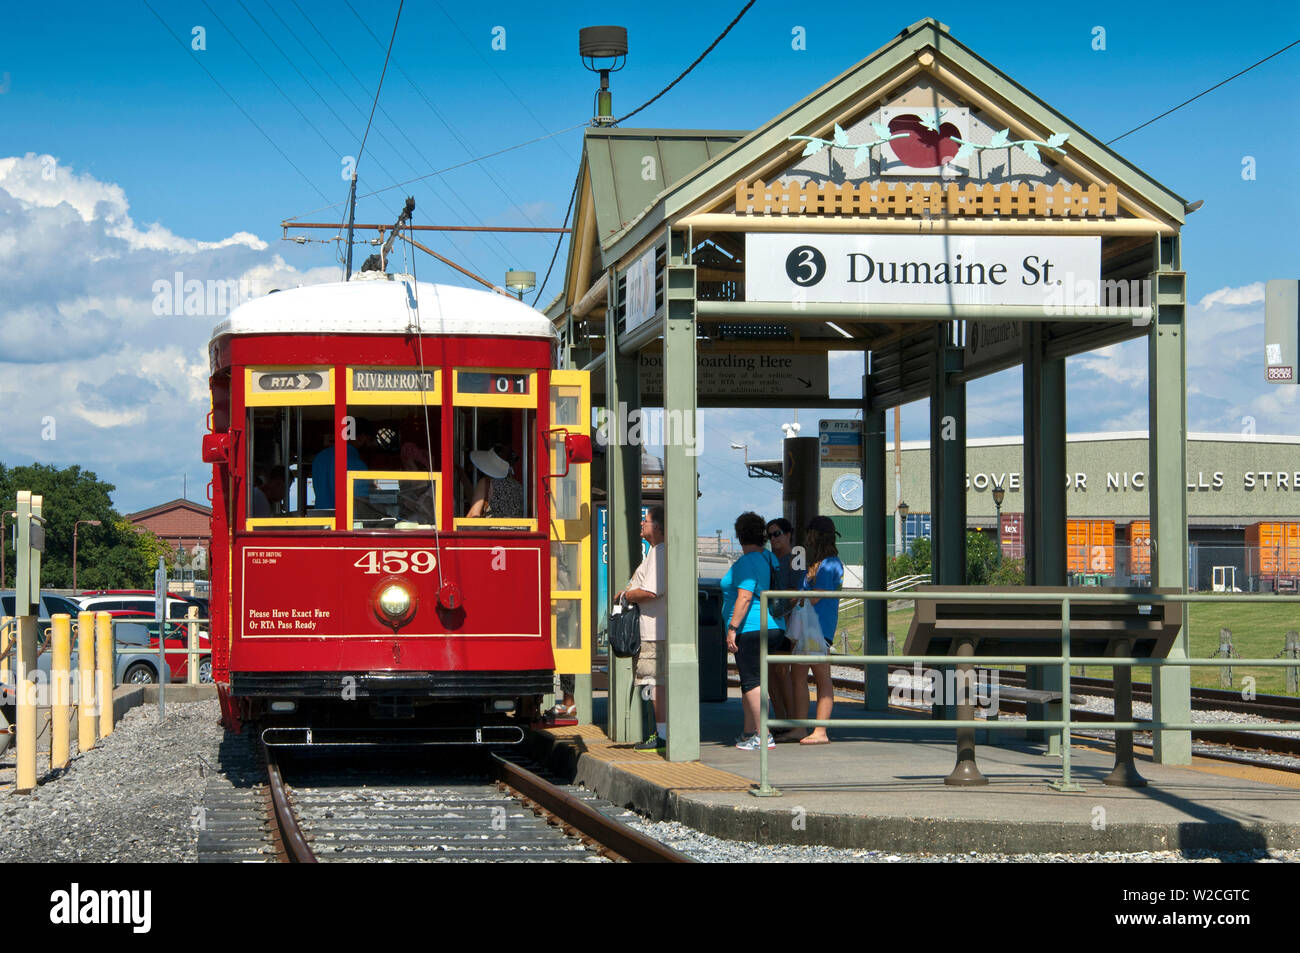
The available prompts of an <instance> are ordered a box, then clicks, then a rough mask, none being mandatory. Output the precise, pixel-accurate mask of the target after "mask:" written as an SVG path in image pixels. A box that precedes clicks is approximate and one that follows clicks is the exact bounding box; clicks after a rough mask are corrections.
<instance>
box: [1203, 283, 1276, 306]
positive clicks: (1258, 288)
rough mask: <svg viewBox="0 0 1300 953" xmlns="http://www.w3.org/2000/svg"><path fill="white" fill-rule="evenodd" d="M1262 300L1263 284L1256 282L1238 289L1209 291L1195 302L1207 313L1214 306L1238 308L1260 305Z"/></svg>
mask: <svg viewBox="0 0 1300 953" xmlns="http://www.w3.org/2000/svg"><path fill="white" fill-rule="evenodd" d="M1263 300H1264V282H1262V281H1256V282H1254V283H1253V284H1249V285H1243V286H1242V287H1240V288H1220V289H1219V290H1218V291H1211V292H1210V293H1209V294H1207V295H1206V296H1205V297H1203V298H1201V300H1200V301H1198V302H1196V306H1197V307H1198V308H1200V309H1201V310H1202V311H1208V310H1209V309H1210V308H1213V307H1215V306H1216V305H1227V306H1228V307H1239V306H1241V305H1247V304H1260V303H1261V302H1263Z"/></svg>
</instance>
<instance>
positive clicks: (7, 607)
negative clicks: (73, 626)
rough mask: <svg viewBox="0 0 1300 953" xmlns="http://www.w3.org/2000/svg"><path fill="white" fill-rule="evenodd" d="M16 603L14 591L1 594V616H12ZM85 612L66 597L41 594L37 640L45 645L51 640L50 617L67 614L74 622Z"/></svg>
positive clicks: (37, 620) (38, 609) (37, 618)
mask: <svg viewBox="0 0 1300 953" xmlns="http://www.w3.org/2000/svg"><path fill="white" fill-rule="evenodd" d="M15 607H16V602H15V600H14V591H13V590H12V589H5V590H4V591H3V592H0V610H3V611H0V615H8V616H11V615H13V614H14V609H15ZM82 611H84V610H83V609H82V608H81V606H79V605H78V604H77V603H76V602H74V601H73V600H71V599H69V598H67V597H66V596H56V595H54V594H53V593H50V592H43V593H41V603H40V606H39V607H38V608H37V610H36V640H37V642H38V643H40V644H44V643H45V642H46V641H47V640H48V639H49V633H50V616H52V615H56V614H57V613H60V612H66V613H67V614H68V615H70V616H72V619H73V621H74V622H75V621H76V619H77V613H78V612H82Z"/></svg>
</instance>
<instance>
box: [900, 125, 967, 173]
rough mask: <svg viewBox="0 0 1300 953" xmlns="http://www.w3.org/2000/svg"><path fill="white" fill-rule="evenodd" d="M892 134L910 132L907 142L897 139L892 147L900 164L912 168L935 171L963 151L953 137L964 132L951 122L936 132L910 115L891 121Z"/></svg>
mask: <svg viewBox="0 0 1300 953" xmlns="http://www.w3.org/2000/svg"><path fill="white" fill-rule="evenodd" d="M889 131H890V133H892V134H894V135H897V134H898V133H900V132H905V133H907V138H906V139H894V140H892V141H891V142H890V143H889V144H890V145H891V146H892V147H893V149H894V155H896V156H898V159H899V161H900V162H902V163H903V164H904V165H907V166H910V167H911V168H913V169H933V168H934V167H935V166H940V165H943V164H944V163H945V162H947V161H948V160H949V159H951V158H952V157H953V156H955V155H956V154H957V150H958V149H959V148H960V146H958V145H957V143H955V142H953V141H952V137H953V136H959V135H961V130H960V129H958V128H957V127H956V126H954V125H953V124H952V123H950V122H945V123H941V124H940V126H939V131H938V132H935V131H934V130H933V129H926V128H925V126H923V125H921V117H919V116H914V115H912V114H911V113H908V114H907V115H904V116H895V117H894V118H893V119H891V120H890V122H889Z"/></svg>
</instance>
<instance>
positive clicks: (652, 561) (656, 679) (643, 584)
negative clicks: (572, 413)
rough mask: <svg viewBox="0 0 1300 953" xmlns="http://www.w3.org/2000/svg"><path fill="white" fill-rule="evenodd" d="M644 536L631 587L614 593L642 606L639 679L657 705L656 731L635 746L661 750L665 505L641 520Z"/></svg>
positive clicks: (664, 735) (663, 732) (665, 733)
mask: <svg viewBox="0 0 1300 953" xmlns="http://www.w3.org/2000/svg"><path fill="white" fill-rule="evenodd" d="M641 538H642V539H644V540H645V541H646V542H647V543H649V544H650V552H649V553H647V554H646V556H645V558H644V559H642V560H641V565H640V566H637V568H636V572H634V573H632V579H631V581H630V582H628V584H627V588H626V589H624V590H623V591H622V592H620V593H618V594H617V595H616V596H615V597H614V601H615V602H621V601H627V602H630V603H634V604H635V605H636V606H637V607H638V608H639V609H640V610H641V652H640V653H639V654H638V655H637V657H636V683H637V684H638V685H649V686H651V688H650V691H651V692H652V693H653V698H654V709H655V731H654V734H652V735H651V736H650V737H649V738H647V739H646V740H645V741H643V742H641V743H640V744H638V745H634V746H633V747H634V748H635V750H637V751H657V750H659V749H661V748H663V747H665V745H667V741H666V740H665V739H666V738H667V736H668V720H667V715H666V714H665V712H666V711H667V707H666V705H665V699H666V698H667V694H666V691H665V689H666V684H665V683H666V682H667V680H668V678H667V673H668V656H667V651H666V650H667V647H666V646H665V645H664V644H663V642H664V641H665V640H666V638H667V635H668V598H667V596H666V595H665V593H666V590H665V588H664V585H665V583H666V582H667V578H668V563H667V559H668V557H667V555H666V553H665V550H664V508H663V507H662V506H659V505H655V506H652V507H650V511H649V512H648V513H647V514H646V517H645V518H644V519H643V520H641Z"/></svg>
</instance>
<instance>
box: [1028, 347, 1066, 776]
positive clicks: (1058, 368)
mask: <svg viewBox="0 0 1300 953" xmlns="http://www.w3.org/2000/svg"><path fill="white" fill-rule="evenodd" d="M1024 328H1025V331H1024V342H1025V345H1024V346H1025V350H1024V406H1025V419H1024V423H1025V450H1024V498H1025V527H1024V540H1025V581H1026V583H1028V584H1029V585H1031V586H1063V585H1065V582H1066V579H1065V569H1066V562H1065V545H1066V543H1065V359H1064V358H1056V359H1052V360H1048V359H1046V358H1045V357H1044V356H1043V325H1042V324H1039V323H1027V324H1025V326H1024ZM1025 684H1026V685H1028V686H1029V687H1030V688H1032V689H1035V690H1038V691H1049V692H1059V691H1061V690H1062V684H1063V683H1062V680H1061V673H1060V672H1059V671H1058V670H1057V669H1056V668H1052V667H1043V666H1032V667H1027V668H1026V681H1025ZM1060 714H1061V708H1060V705H1059V704H1058V705H1030V706H1029V717H1030V718H1031V719H1049V718H1059V717H1060ZM1028 737H1029V739H1030V740H1031V741H1046V742H1047V751H1046V752H1045V753H1046V754H1049V755H1059V754H1060V753H1061V737H1060V733H1059V732H1055V731H1032V732H1029V733H1028Z"/></svg>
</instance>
